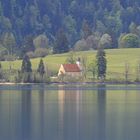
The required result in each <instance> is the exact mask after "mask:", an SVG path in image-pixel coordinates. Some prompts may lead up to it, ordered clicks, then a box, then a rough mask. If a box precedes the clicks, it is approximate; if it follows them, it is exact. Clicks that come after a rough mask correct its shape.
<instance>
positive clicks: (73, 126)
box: [58, 87, 81, 140]
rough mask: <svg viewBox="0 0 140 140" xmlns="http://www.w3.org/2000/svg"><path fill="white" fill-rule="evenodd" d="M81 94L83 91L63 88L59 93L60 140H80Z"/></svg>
mask: <svg viewBox="0 0 140 140" xmlns="http://www.w3.org/2000/svg"><path fill="white" fill-rule="evenodd" d="M79 92H81V91H79V90H65V89H64V90H62V87H61V90H59V91H58V106H59V115H58V117H59V123H58V125H59V126H58V127H59V128H58V129H59V131H58V132H59V134H58V135H59V139H58V140H65V139H67V140H71V139H73V140H79V138H78V137H79V101H80V99H79V98H80V93H79ZM75 130H76V131H75Z"/></svg>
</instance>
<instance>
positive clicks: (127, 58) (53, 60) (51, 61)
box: [2, 49, 140, 78]
mask: <svg viewBox="0 0 140 140" xmlns="http://www.w3.org/2000/svg"><path fill="white" fill-rule="evenodd" d="M106 55H107V61H108V69H107V72H108V73H124V67H125V63H126V62H128V63H129V65H130V71H131V74H134V73H135V71H136V66H137V64H138V61H140V49H114V50H106ZM76 56H77V57H79V56H86V57H87V59H88V63H90V62H92V61H93V60H94V59H95V56H96V51H86V52H77V53H76ZM67 57H68V54H67V53H66V54H59V55H50V56H47V57H45V58H44V63H46V64H47V65H48V67H49V69H51V70H53V71H57V70H58V68H59V66H60V64H62V63H65V60H66V58H67ZM31 61H32V67H33V69H36V68H37V66H38V63H39V61H40V59H39V58H37V59H32V60H31ZM9 63H10V62H2V66H3V69H8V68H9ZM11 65H12V68H13V69H20V67H21V61H20V60H18V61H14V62H11ZM116 76H117V78H118V76H120V78H121V76H122V75H116ZM108 77H110V75H108ZM111 77H112V75H111Z"/></svg>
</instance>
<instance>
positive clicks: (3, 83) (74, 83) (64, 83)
mask: <svg viewBox="0 0 140 140" xmlns="http://www.w3.org/2000/svg"><path fill="white" fill-rule="evenodd" d="M41 84H45V85H88V84H90V85H91V84H95V85H97V84H108V85H118V84H122V85H130V84H134V85H138V84H140V82H124V81H120V82H109V81H104V82H50V83H12V82H2V83H0V85H41Z"/></svg>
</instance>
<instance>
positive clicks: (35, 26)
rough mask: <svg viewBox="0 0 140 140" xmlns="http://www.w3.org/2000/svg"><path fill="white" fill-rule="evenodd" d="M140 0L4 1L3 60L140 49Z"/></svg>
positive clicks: (0, 24)
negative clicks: (100, 49)
mask: <svg viewBox="0 0 140 140" xmlns="http://www.w3.org/2000/svg"><path fill="white" fill-rule="evenodd" d="M139 19H140V1H139V0H133V1H130V0H105V1H102V0H67V1H65V0H62V1H59V0H55V1H53V2H52V0H30V1H27V0H6V1H5V0H1V2H0V59H1V60H2V59H3V60H11V57H12V59H14V58H15V57H16V58H18V57H19V58H20V57H23V56H24V55H25V54H28V56H29V57H30V58H33V57H40V56H41V57H42V56H46V55H48V54H51V53H64V52H68V51H69V50H71V49H74V50H90V49H97V48H98V46H100V45H102V46H104V48H118V47H139V46H140V42H139V41H138V40H139V39H140V20H139Z"/></svg>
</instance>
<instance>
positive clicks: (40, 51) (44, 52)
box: [34, 48, 49, 57]
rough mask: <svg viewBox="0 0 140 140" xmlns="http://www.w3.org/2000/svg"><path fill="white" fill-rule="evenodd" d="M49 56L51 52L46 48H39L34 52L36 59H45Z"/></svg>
mask: <svg viewBox="0 0 140 140" xmlns="http://www.w3.org/2000/svg"><path fill="white" fill-rule="evenodd" d="M48 54H49V50H48V49H46V48H37V49H36V50H35V52H34V55H35V57H45V56H47V55H48Z"/></svg>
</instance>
